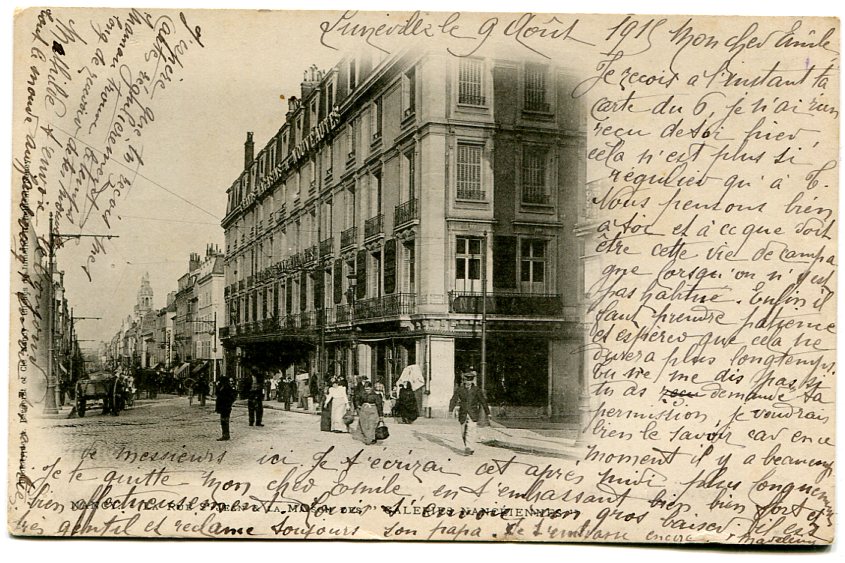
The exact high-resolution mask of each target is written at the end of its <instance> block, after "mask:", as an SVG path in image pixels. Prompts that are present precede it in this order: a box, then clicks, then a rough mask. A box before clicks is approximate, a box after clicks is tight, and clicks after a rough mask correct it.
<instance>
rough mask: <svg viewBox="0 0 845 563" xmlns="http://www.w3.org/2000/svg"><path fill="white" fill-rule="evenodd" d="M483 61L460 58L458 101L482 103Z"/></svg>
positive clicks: (469, 103)
mask: <svg viewBox="0 0 845 563" xmlns="http://www.w3.org/2000/svg"><path fill="white" fill-rule="evenodd" d="M482 70H483V63H482V61H479V60H477V59H461V62H460V66H459V68H458V103H459V104H464V105H470V106H483V105H484V88H483V86H484V84H483V80H482Z"/></svg>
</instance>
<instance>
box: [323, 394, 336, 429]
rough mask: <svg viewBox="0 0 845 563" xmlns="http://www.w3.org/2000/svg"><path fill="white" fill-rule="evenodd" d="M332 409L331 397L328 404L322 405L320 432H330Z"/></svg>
mask: <svg viewBox="0 0 845 563" xmlns="http://www.w3.org/2000/svg"><path fill="white" fill-rule="evenodd" d="M333 410H334V399H331V400H330V401H329V404H328V405H323V410H322V411H321V412H320V430H321V431H322V432H330V431H331V430H332V418H334V417H333V416H332V411H333Z"/></svg>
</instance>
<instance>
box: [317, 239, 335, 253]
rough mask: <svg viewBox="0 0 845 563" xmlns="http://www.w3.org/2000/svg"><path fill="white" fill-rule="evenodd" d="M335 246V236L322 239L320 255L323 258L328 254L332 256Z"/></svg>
mask: <svg viewBox="0 0 845 563" xmlns="http://www.w3.org/2000/svg"><path fill="white" fill-rule="evenodd" d="M333 248H334V237H329V238H327V239H326V240H322V241H320V256H321V257H322V258H325V257H326V256H331V254H332V249H333Z"/></svg>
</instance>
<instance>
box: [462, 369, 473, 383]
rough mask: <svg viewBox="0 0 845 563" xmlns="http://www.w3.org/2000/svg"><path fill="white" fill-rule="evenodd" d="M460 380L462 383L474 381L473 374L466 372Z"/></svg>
mask: <svg viewBox="0 0 845 563" xmlns="http://www.w3.org/2000/svg"><path fill="white" fill-rule="evenodd" d="M461 378H462V379H463V380H464V381H475V372H474V371H467V372H464V373H463V375H462V376H461Z"/></svg>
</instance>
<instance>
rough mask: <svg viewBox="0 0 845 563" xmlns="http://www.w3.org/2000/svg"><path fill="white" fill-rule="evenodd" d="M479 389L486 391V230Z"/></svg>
mask: <svg viewBox="0 0 845 563" xmlns="http://www.w3.org/2000/svg"><path fill="white" fill-rule="evenodd" d="M481 391H482V392H486V391H487V231H484V247H483V249H482V253H481Z"/></svg>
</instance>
